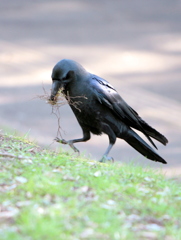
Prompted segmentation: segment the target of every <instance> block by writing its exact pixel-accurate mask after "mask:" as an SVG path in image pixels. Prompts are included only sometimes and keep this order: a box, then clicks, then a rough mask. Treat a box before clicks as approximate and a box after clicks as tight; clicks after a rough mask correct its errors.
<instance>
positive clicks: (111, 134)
mask: <svg viewBox="0 0 181 240" xmlns="http://www.w3.org/2000/svg"><path fill="white" fill-rule="evenodd" d="M102 131H103V132H104V133H106V134H107V135H108V137H109V146H108V148H107V149H106V152H105V153H104V155H103V157H102V158H101V160H100V161H99V162H106V161H112V162H113V161H114V159H113V158H112V157H108V154H109V152H110V151H111V149H112V147H113V145H114V144H115V142H116V135H115V133H114V132H113V130H112V129H111V128H110V127H109V125H107V124H102Z"/></svg>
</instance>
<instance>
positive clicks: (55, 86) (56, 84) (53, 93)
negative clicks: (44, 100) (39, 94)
mask: <svg viewBox="0 0 181 240" xmlns="http://www.w3.org/2000/svg"><path fill="white" fill-rule="evenodd" d="M60 88H61V82H60V81H58V80H53V83H52V90H51V96H50V100H51V101H54V100H55V96H56V95H57V93H58V91H59V89H60Z"/></svg>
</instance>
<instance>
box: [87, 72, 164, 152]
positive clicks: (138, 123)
mask: <svg viewBox="0 0 181 240" xmlns="http://www.w3.org/2000/svg"><path fill="white" fill-rule="evenodd" d="M91 89H92V90H93V93H94V95H95V96H96V97H97V99H98V101H99V102H100V103H101V104H104V105H106V106H107V107H108V108H110V109H111V110H112V111H113V112H114V113H115V114H116V115H117V116H118V117H119V119H120V120H121V121H122V122H124V123H125V124H126V125H128V126H130V127H133V128H135V129H137V130H139V131H141V132H142V133H144V135H145V136H146V137H147V138H148V140H149V141H150V143H151V144H152V145H153V146H154V147H155V148H156V149H157V147H156V145H155V144H154V142H153V141H152V139H151V138H150V136H151V137H153V138H155V139H157V140H158V141H160V142H161V143H163V144H164V145H165V144H166V143H167V139H166V138H165V137H164V136H163V135H161V134H160V133H159V132H157V131H156V130H155V129H153V128H152V127H151V126H149V125H148V124H147V123H146V122H145V121H144V120H143V119H141V117H140V116H139V115H138V113H137V112H136V111H135V110H134V109H132V108H131V107H130V106H129V105H128V104H127V103H126V102H125V101H124V100H123V99H122V98H121V96H120V95H119V94H118V93H117V91H116V90H115V89H114V88H113V87H112V86H111V85H110V84H109V83H108V82H107V81H106V80H104V79H102V78H100V77H98V76H96V75H93V76H92V80H91Z"/></svg>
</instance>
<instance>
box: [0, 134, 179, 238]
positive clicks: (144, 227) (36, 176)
mask: <svg viewBox="0 0 181 240" xmlns="http://www.w3.org/2000/svg"><path fill="white" fill-rule="evenodd" d="M0 143H1V147H0V160H1V162H0V163H1V168H0V210H1V211H0V236H1V240H4V239H6V240H9V239H10V240H12V239H13V240H21V239H22V240H41V239H43V240H51V239H56V240H58V239H61V240H79V239H86V240H97V239H110V240H114V239H115V240H116V239H121V240H124V239H125V240H129V239H134V240H137V239H139V240H140V239H145V240H146V239H151V240H152V239H153V240H159V239H160V240H162V239H165V240H176V239H178V240H179V239H181V187H180V185H179V183H177V182H175V181H174V180H169V179H166V177H165V176H163V175H162V174H161V173H159V172H156V173H155V172H154V170H151V169H143V168H142V167H140V166H136V165H134V164H118V163H114V164H111V163H110V164H100V163H98V162H95V161H91V160H90V159H83V158H81V157H80V158H76V156H72V155H70V154H69V153H66V152H60V153H55V152H53V151H50V150H47V149H42V148H40V147H38V146H36V145H35V144H34V143H30V142H29V141H28V140H27V139H23V138H20V137H15V136H10V135H0Z"/></svg>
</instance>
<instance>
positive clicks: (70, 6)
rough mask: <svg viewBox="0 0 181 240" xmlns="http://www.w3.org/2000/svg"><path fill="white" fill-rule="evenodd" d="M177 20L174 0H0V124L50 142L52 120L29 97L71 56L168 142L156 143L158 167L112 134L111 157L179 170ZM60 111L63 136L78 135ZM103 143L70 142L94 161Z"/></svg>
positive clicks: (180, 44)
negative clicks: (63, 59)
mask: <svg viewBox="0 0 181 240" xmlns="http://www.w3.org/2000/svg"><path fill="white" fill-rule="evenodd" d="M180 22H181V1H180V0H177V1H170V0H165V1H162V0H152V1H142V0H135V1H131V0H127V1H117V0H113V1H107V0H106V1H101V0H96V1H95V0H93V1H88V0H84V1H83V0H79V1H78V0H72V1H70V0H66V1H63V0H62V1H56V0H53V1H52V0H51V1H48V0H44V1H41V0H37V1H26V0H14V1H9V0H8V1H3V0H0V33H1V34H0V53H1V54H0V64H1V67H0V75H1V80H0V112H1V114H0V128H1V129H5V130H7V129H10V130H13V131H17V132H18V133H22V134H25V133H28V134H29V136H30V138H31V139H33V140H35V141H37V142H38V143H39V144H41V145H46V146H49V145H51V147H52V148H58V147H59V145H58V143H54V142H53V139H54V138H55V137H56V134H57V118H56V116H55V115H53V114H51V112H52V109H51V106H49V105H47V104H46V103H45V101H42V100H40V99H39V98H36V97H37V96H38V95H42V94H43V93H44V92H43V88H45V89H46V91H47V92H50V89H51V71H52V68H53V66H54V65H55V64H56V63H57V62H58V61H59V60H61V59H62V58H70V59H74V60H76V61H78V62H80V63H81V64H82V65H83V66H84V67H85V68H86V69H88V70H89V71H91V72H93V73H95V74H97V75H100V76H101V77H103V78H105V79H107V80H108V81H109V82H110V83H111V84H112V85H113V86H114V87H115V88H116V89H117V91H118V92H119V93H120V95H121V96H122V97H123V98H124V99H125V100H126V102H127V103H129V104H130V105H131V106H132V107H133V108H134V109H135V110H136V111H137V112H138V113H139V114H140V115H141V116H142V118H143V119H145V120H146V121H147V122H148V123H149V124H150V125H152V126H153V127H154V128H156V129H157V130H159V131H160V132H161V133H163V134H164V135H165V136H166V137H167V138H168V140H169V144H168V145H167V146H166V147H164V146H161V144H159V143H158V144H157V146H158V149H159V154H160V155H161V156H162V157H163V158H165V160H167V161H168V164H167V165H164V166H163V165H161V164H159V163H154V162H151V161H149V160H146V159H145V158H144V157H142V156H141V155H140V154H139V153H137V152H136V151H135V150H133V149H132V148H131V147H130V146H128V145H127V144H126V143H124V142H123V141H122V140H119V139H118V140H117V142H116V145H115V146H114V148H113V150H112V151H111V156H112V157H114V159H115V160H116V161H121V162H128V161H132V160H133V159H134V161H135V162H136V163H140V164H142V165H144V166H146V165H151V166H152V167H154V168H158V169H160V168H161V169H163V171H164V172H165V173H166V174H167V175H169V176H177V175H180V174H181V93H180V92H181V24H180ZM60 117H61V118H60V123H61V127H62V131H61V133H62V136H63V137H64V138H65V139H71V138H75V137H80V136H81V135H82V132H81V129H80V127H79V126H78V124H77V121H76V119H75V117H74V116H73V114H72V112H71V110H70V109H69V107H68V106H64V107H62V108H61V109H60ZM107 145H108V138H107V136H101V137H100V136H99V137H98V136H93V137H92V139H91V140H90V141H89V142H87V143H79V144H77V147H78V148H79V149H80V150H81V151H82V152H83V153H84V154H86V155H88V156H91V157H92V158H94V159H99V158H100V157H101V156H102V154H103V153H104V151H105V149H106V148H107ZM62 147H64V146H62ZM66 149H68V148H67V147H66Z"/></svg>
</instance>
